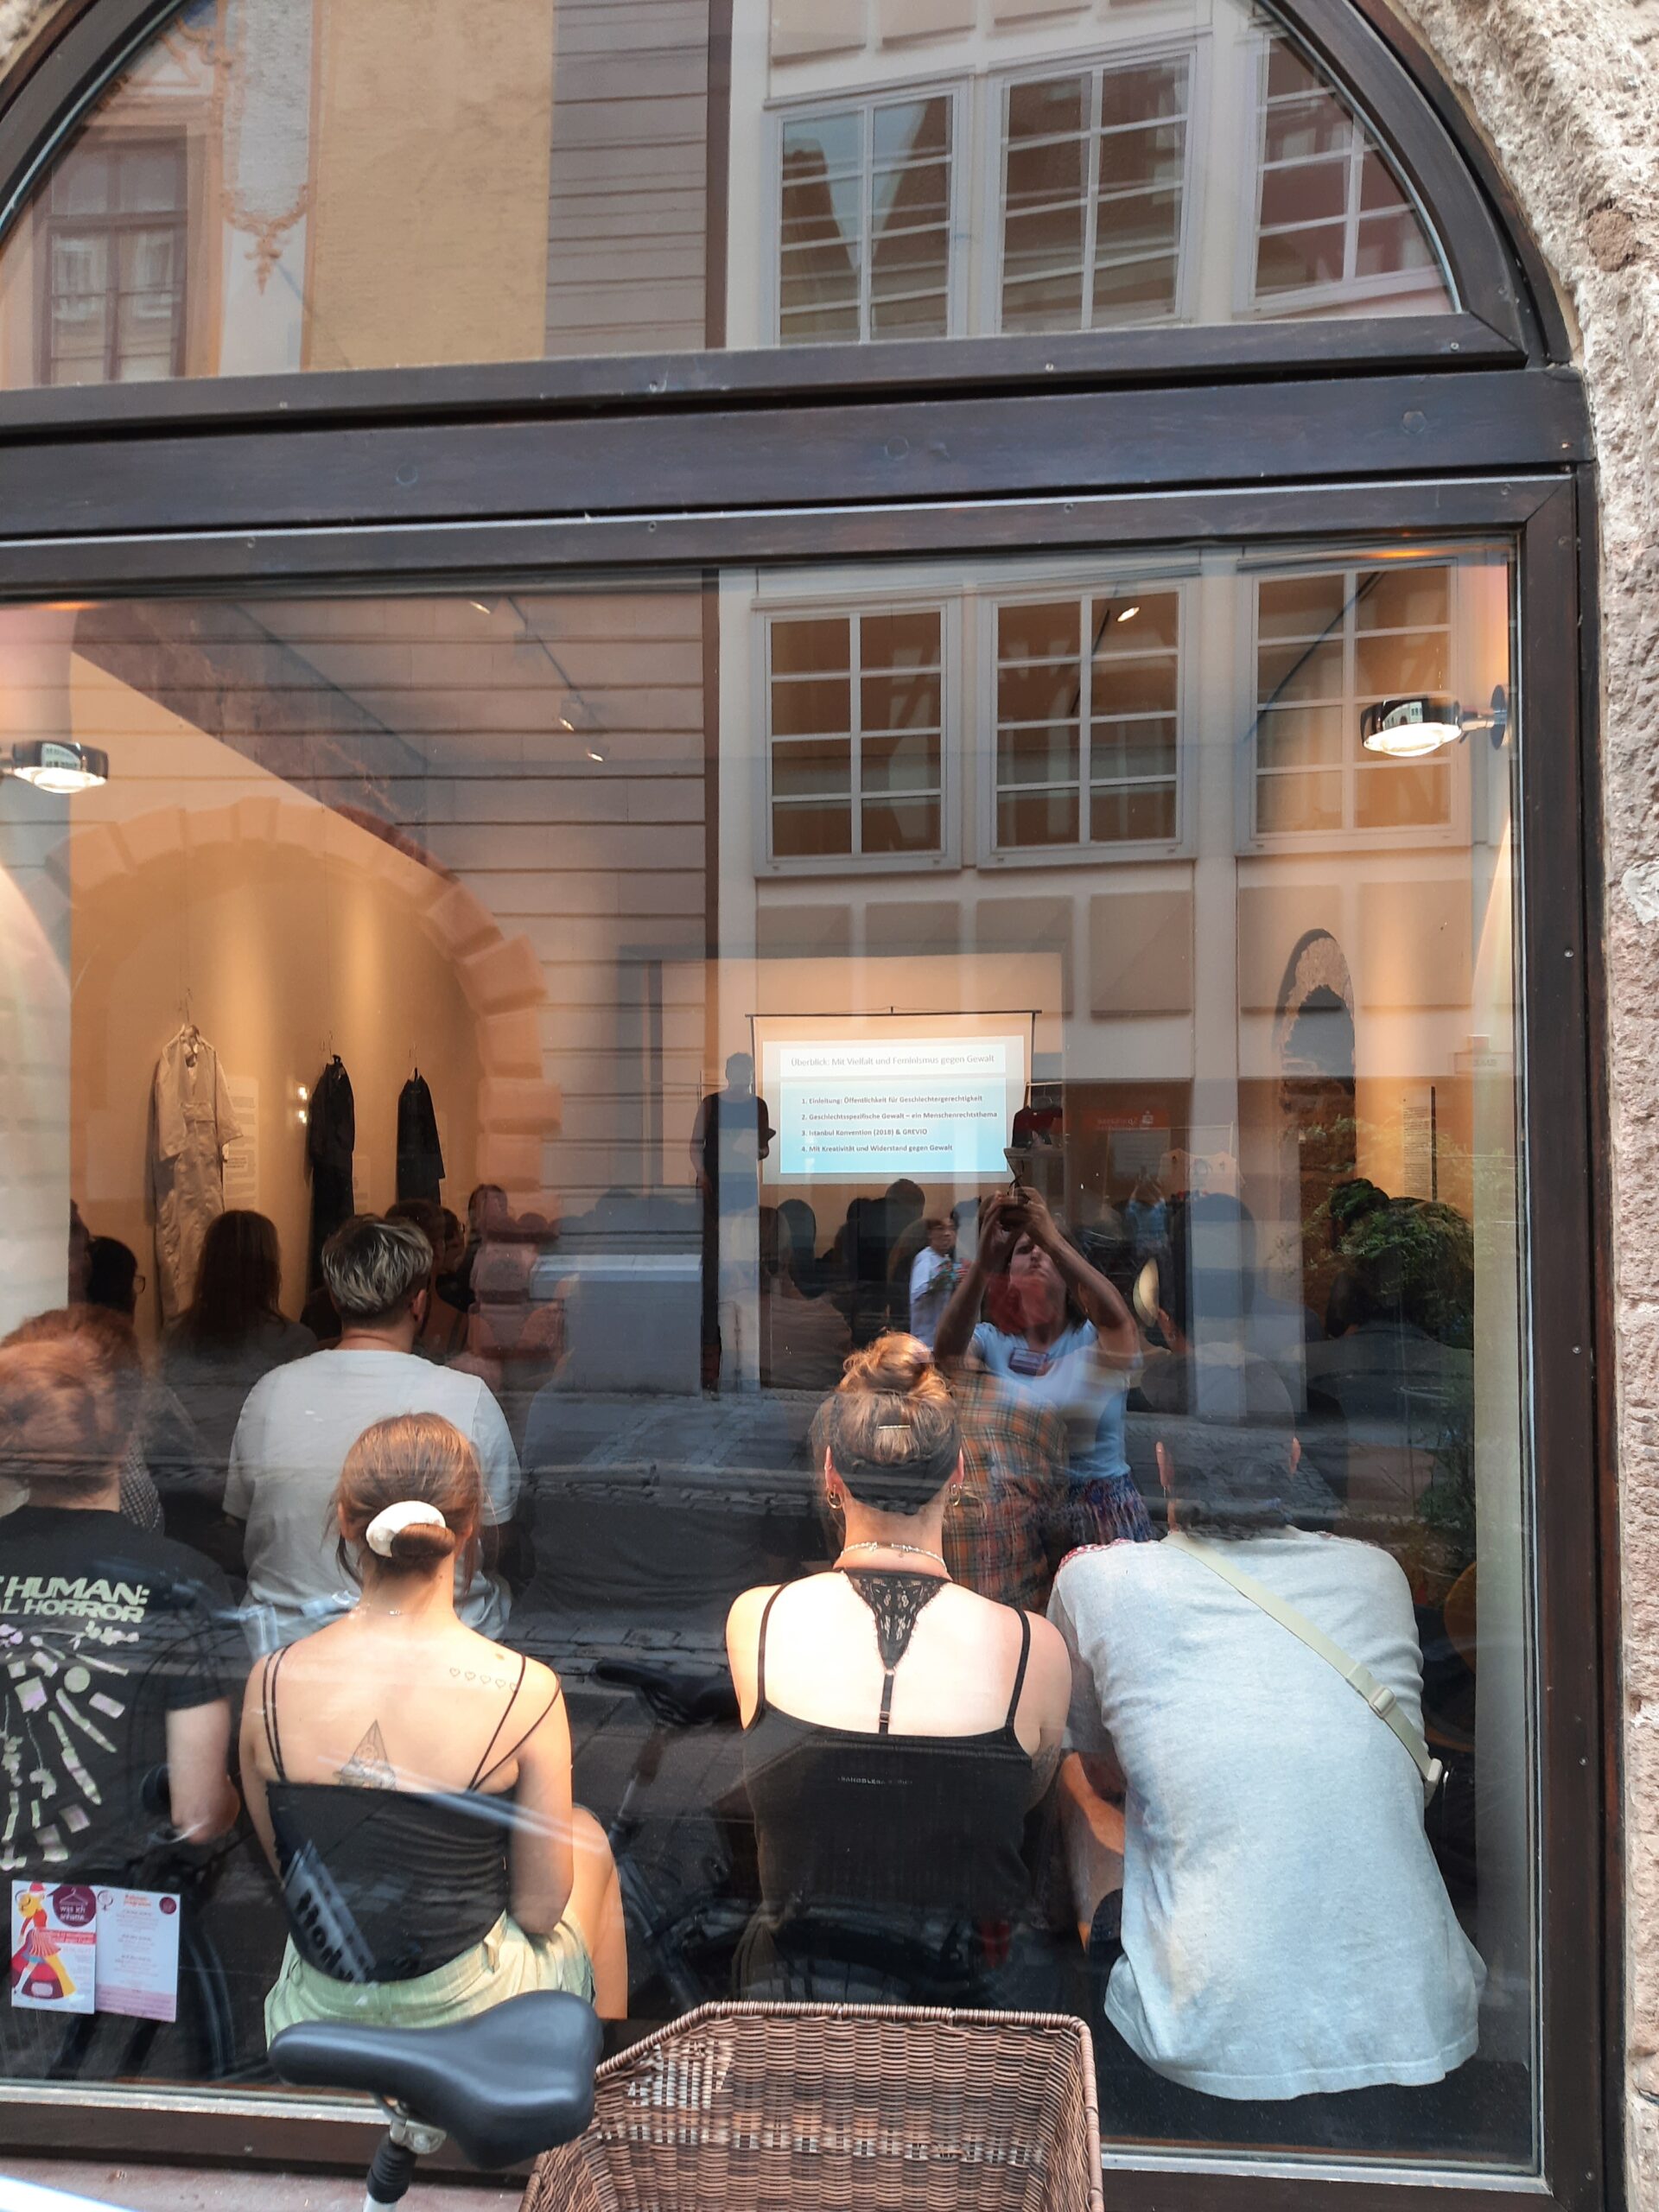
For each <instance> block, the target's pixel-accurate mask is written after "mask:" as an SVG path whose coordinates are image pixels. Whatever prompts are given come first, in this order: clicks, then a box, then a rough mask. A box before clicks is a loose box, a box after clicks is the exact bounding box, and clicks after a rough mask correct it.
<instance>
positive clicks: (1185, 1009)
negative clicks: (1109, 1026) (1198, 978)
mask: <svg viewBox="0 0 1659 2212" xmlns="http://www.w3.org/2000/svg"><path fill="white" fill-rule="evenodd" d="M1089 990H1090V998H1089V1003H1090V1010H1091V1012H1093V1013H1094V1014H1097V1015H1100V1016H1102V1017H1103V1018H1111V1017H1113V1016H1116V1015H1122V1014H1190V1013H1191V1012H1192V893H1191V892H1190V891H1106V892H1102V893H1100V894H1099V895H1098V896H1097V897H1096V898H1093V899H1090V901H1089Z"/></svg>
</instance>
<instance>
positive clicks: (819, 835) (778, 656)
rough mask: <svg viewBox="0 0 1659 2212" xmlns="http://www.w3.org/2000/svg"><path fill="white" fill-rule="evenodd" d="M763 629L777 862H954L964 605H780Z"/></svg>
mask: <svg viewBox="0 0 1659 2212" xmlns="http://www.w3.org/2000/svg"><path fill="white" fill-rule="evenodd" d="M958 634H959V631H958V624H957V619H956V610H955V608H954V607H952V606H951V605H950V604H949V603H947V602H944V601H939V600H938V599H937V598H935V599H931V600H925V599H917V600H915V601H909V600H904V599H894V600H893V601H887V602H884V603H882V604H880V605H877V606H868V605H865V606H846V605H833V604H832V605H826V606H823V607H798V608H790V609H788V610H783V609H779V610H777V611H773V612H770V613H767V614H766V616H765V617H764V618H763V620H762V621H761V623H760V639H761V659H762V670H761V682H762V690H763V696H764V698H765V701H766V860H767V861H768V862H769V863H771V864H772V866H773V867H779V868H785V869H787V870H790V871H791V872H794V871H799V872H808V871H811V870H814V869H818V868H828V869H829V870H831V871H835V870H836V869H838V868H844V867H847V866H849V865H853V864H857V863H861V862H862V863H868V865H870V866H872V867H875V868H893V867H903V866H904V865H906V863H908V862H912V861H921V862H924V863H930V862H937V861H939V860H940V859H942V858H944V857H945V855H946V852H947V846H948V842H949V821H948V815H947V807H946V798H947V790H948V785H949V780H950V779H949V778H948V776H947V772H946V762H945V732H946V728H947V715H948V711H949V702H950V685H949V683H948V671H949V670H950V664H951V660H952V658H953V654H954V652H955V649H956V640H957V636H958Z"/></svg>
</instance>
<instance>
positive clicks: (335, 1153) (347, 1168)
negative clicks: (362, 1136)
mask: <svg viewBox="0 0 1659 2212" xmlns="http://www.w3.org/2000/svg"><path fill="white" fill-rule="evenodd" d="M356 1145H357V1107H356V1104H355V1103H354V1102H353V1097H352V1079H351V1077H350V1076H348V1075H347V1074H346V1069H345V1065H344V1064H343V1062H342V1061H341V1059H340V1054H339V1053H338V1052H336V1053H335V1054H334V1058H332V1059H331V1060H330V1061H329V1063H328V1065H327V1067H326V1068H324V1070H323V1071H322V1073H321V1075H320V1076H319V1077H317V1080H316V1084H315V1087H314V1089H313V1090H312V1093H311V1109H310V1116H309V1119H308V1121H307V1123H306V1128H305V1156H306V1160H307V1161H308V1163H309V1166H310V1169H311V1250H310V1258H309V1261H308V1265H307V1268H306V1277H305V1281H306V1288H307V1289H308V1290H315V1288H316V1287H317V1285H318V1284H319V1283H320V1282H321V1281H322V1248H323V1246H324V1245H325V1244H326V1243H327V1241H328V1239H329V1237H331V1236H333V1235H334V1231H335V1230H337V1229H338V1228H339V1227H340V1223H341V1222H342V1221H348V1220H349V1219H350V1218H351V1216H352V1213H353V1199H352V1154H353V1151H354V1150H355V1148H356Z"/></svg>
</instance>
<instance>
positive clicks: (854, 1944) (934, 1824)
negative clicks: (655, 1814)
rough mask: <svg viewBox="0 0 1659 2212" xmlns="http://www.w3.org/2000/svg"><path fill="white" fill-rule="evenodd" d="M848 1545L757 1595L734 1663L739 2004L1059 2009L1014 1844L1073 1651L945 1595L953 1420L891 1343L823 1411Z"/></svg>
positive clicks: (915, 1344) (954, 1472) (931, 1369)
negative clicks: (749, 1913) (753, 1874)
mask: <svg viewBox="0 0 1659 2212" xmlns="http://www.w3.org/2000/svg"><path fill="white" fill-rule="evenodd" d="M822 1428H823V1434H824V1436H825V1438H826V1444H827V1448H826V1450H825V1453H824V1462H823V1481H824V1484H825V1486H826V1489H827V1491H828V1492H829V1497H830V1499H831V1502H832V1503H834V1504H835V1505H836V1506H837V1507H838V1508H839V1509H840V1510H841V1512H842V1516H843V1518H844V1524H845V1530H846V1541H845V1542H844V1543H843V1545H842V1549H841V1553H840V1555H839V1557H838V1558H837V1559H836V1561H835V1564H834V1566H833V1567H831V1569H830V1570H829V1573H824V1574H814V1575H809V1576H807V1577H806V1578H805V1579H804V1580H802V1581H799V1582H793V1583H789V1584H786V1585H784V1586H781V1587H776V1588H770V1589H759V1590H750V1591H747V1592H745V1593H744V1595H743V1596H742V1597H741V1598H740V1599H738V1601H737V1603H736V1604H735V1605H734V1606H733V1608H732V1611H731V1614H730V1617H729V1618H728V1622H727V1628H726V1643H727V1651H728V1657H729V1659H730V1662H731V1669H732V1675H733V1678H734V1681H735V1683H736V1687H737V1694H738V1701H739V1705H740V1707H741V1713H742V1717H743V1725H744V1729H745V1731H746V1733H745V1738H744V1772H745V1778H746V1780H747V1785H748V1792H749V1800H750V1803H751V1806H752V1808H753V1814H754V1821H755V1831H756V1837H757V1841H758V1844H759V1850H760V1891H761V1910H760V1913H759V1914H758V1915H757V1916H756V1918H755V1919H754V1921H753V1923H751V1925H750V1928H749V1929H748V1932H747V1936H746V1937H745V1939H744V1942H743V1946H742V1949H741V1955H740V1958H739V1967H738V1973H739V1980H740V1984H741V1987H742V1989H743V1992H744V1993H745V1994H746V1995H748V1996H755V1997H759V1996H774V1997H785V1998H791V1999H794V1998H799V1999H825V2000H829V1999H836V2000H838V1999H846V2000H849V2001H859V2000H863V2001H876V2002H899V2003H912V2004H992V2005H1006V2004H1015V2005H1019V2004H1029V2003H1031V2002H1033V2001H1046V2002H1052V1999H1053V1991H1052V1984H1051V1982H1050V1980H1049V1978H1048V1976H1047V1974H1046V1972H1045V1970H1044V1969H1045V1962H1044V1961H1042V1959H1041V1958H1040V1956H1039V1950H1038V1945H1037V1938H1036V1936H1035V1933H1034V1929H1033V1913H1032V1899H1031V1889H1030V1883H1029V1879H1028V1877H1027V1869H1026V1866H1025V1863H1024V1859H1023V1858H1022V1856H1021V1844H1022V1840H1023V1834H1024V1829H1025V1823H1026V1815H1027V1812H1028V1811H1029V1809H1030V1808H1031V1806H1032V1805H1033V1802H1035V1801H1036V1799H1037V1798H1038V1797H1039V1796H1041V1795H1042V1793H1043V1791H1044V1789H1046V1786H1047V1783H1048V1781H1049V1778H1050V1777H1051V1775H1052V1772H1053V1770H1054V1766H1055V1764H1056V1762H1057V1761H1058V1756H1059V1751H1060V1745H1061V1738H1062V1735H1063V1732H1064V1730H1065V1718H1066V1707H1067V1704H1068V1700H1069V1698H1070V1694H1071V1668H1070V1664H1069V1662H1068V1660H1067V1657H1066V1653H1065V1645H1064V1643H1062V1641H1061V1639H1060V1637H1058V1634H1057V1633H1056V1631H1055V1630H1053V1629H1052V1628H1051V1627H1050V1626H1049V1624H1048V1623H1047V1622H1046V1620H1044V1619H1042V1618H1040V1616H1038V1615H1033V1614H1029V1613H1023V1612H1019V1611H1015V1610H1014V1607H1012V1606H1010V1605H997V1604H995V1603H994V1602H993V1601H992V1600H991V1599H987V1598H982V1597H979V1596H977V1595H976V1593H975V1592H972V1591H969V1590H965V1589H963V1588H962V1587H960V1586H958V1585H957V1584H956V1583H954V1582H952V1580H950V1573H949V1572H948V1570H947V1568H946V1567H945V1563H944V1557H943V1551H944V1509H945V1503H946V1501H947V1499H948V1497H949V1496H950V1491H951V1490H952V1488H953V1487H954V1486H958V1485H960V1484H961V1482H962V1442H961V1438H960V1436H959V1434H958V1433H957V1416H956V1411H955V1408H954V1407H953V1405H952V1402H951V1398H950V1391H949V1389H947V1388H946V1386H945V1383H944V1378H943V1376H941V1375H940V1374H939V1372H938V1369H937V1368H936V1367H935V1366H934V1365H933V1362H932V1357H931V1354H930V1352H929V1351H928V1349H927V1347H926V1345H925V1344H922V1343H920V1342H919V1341H918V1339H917V1338H914V1337H909V1336H885V1337H879V1338H877V1339H876V1341H875V1342H874V1344H871V1345H869V1346H868V1348H867V1349H866V1350H864V1351H857V1352H855V1353H854V1354H853V1355H852V1357H850V1358H849V1360H848V1362H847V1368H846V1372H845V1374H844V1376H843V1377H842V1383H841V1386H840V1388H839V1389H837V1391H836V1394H835V1395H834V1397H833V1398H831V1399H830V1400H829V1402H828V1404H827V1405H826V1406H825V1408H824V1411H823V1418H822Z"/></svg>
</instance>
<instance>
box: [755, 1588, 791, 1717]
mask: <svg viewBox="0 0 1659 2212" xmlns="http://www.w3.org/2000/svg"><path fill="white" fill-rule="evenodd" d="M783 1594H784V1586H783V1584H782V1583H781V1582H780V1583H779V1585H778V1587H777V1588H776V1589H775V1590H774V1591H773V1592H772V1595H771V1597H770V1598H768V1599H767V1600H766V1611H764V1612H763V1613H762V1614H761V1616H760V1641H759V1642H758V1643H756V1645H755V1647H754V1720H751V1721H750V1723H749V1726H750V1727H753V1726H754V1721H755V1720H759V1719H760V1718H761V1716H762V1715H763V1714H764V1713H765V1712H766V1624H767V1623H768V1622H769V1621H770V1620H771V1618H772V1607H773V1606H774V1605H776V1604H777V1602H778V1600H779V1599H780V1598H781V1597H782V1596H783Z"/></svg>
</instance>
